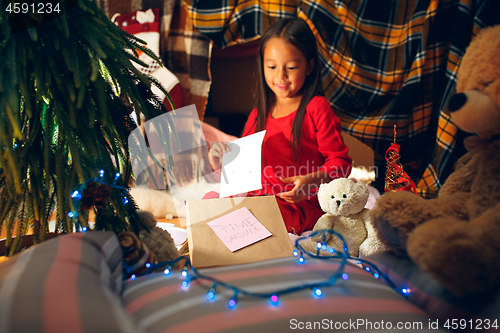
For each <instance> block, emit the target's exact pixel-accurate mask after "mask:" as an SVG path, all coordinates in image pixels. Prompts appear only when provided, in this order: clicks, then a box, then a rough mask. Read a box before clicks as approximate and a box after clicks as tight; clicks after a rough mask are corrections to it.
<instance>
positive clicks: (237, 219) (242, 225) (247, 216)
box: [207, 207, 272, 252]
mask: <svg viewBox="0 0 500 333" xmlns="http://www.w3.org/2000/svg"><path fill="white" fill-rule="evenodd" d="M207 224H208V226H209V227H210V228H212V230H213V231H214V232H215V233H216V234H217V236H219V238H220V240H221V241H222V242H223V243H224V245H226V246H227V248H228V249H229V250H230V251H231V252H234V251H237V250H239V249H242V248H244V247H245V246H248V245H250V244H254V243H257V242H258V241H261V240H263V239H265V238H267V237H269V236H272V234H271V233H270V232H269V230H267V229H266V227H264V226H263V225H262V223H260V222H259V221H258V220H257V219H256V218H255V216H253V215H252V213H250V211H249V210H248V208H246V207H243V208H240V209H238V210H235V211H233V212H231V213H229V214H226V215H224V216H222V217H219V218H218V219H215V220H213V221H211V222H209V223H207Z"/></svg>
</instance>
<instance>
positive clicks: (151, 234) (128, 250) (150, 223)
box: [118, 211, 184, 277]
mask: <svg viewBox="0 0 500 333" xmlns="http://www.w3.org/2000/svg"><path fill="white" fill-rule="evenodd" d="M137 215H139V218H140V219H141V221H142V223H143V224H144V225H145V226H146V227H147V229H148V230H144V229H143V230H140V231H139V237H137V236H136V235H135V234H134V233H133V232H130V231H124V232H121V233H119V234H118V240H119V241H120V245H121V247H122V250H123V260H124V263H125V265H124V266H126V267H124V274H125V275H126V276H127V277H130V276H131V275H132V274H136V275H137V274H141V273H143V272H144V271H146V269H147V267H146V264H148V263H149V264H156V263H160V262H165V261H173V260H175V259H177V258H179V257H180V256H181V253H180V252H179V251H178V250H177V247H176V246H175V243H174V240H173V239H172V237H171V236H170V234H169V233H168V231H166V230H163V229H162V228H159V227H157V226H156V223H157V221H156V218H155V217H154V215H153V214H151V213H150V212H148V211H137ZM183 264H184V261H182V260H180V261H178V262H176V263H175V264H174V265H173V266H172V269H179V268H181V266H182V265H183Z"/></svg>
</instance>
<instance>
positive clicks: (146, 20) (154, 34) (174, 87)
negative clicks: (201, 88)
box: [111, 8, 184, 111]
mask: <svg viewBox="0 0 500 333" xmlns="http://www.w3.org/2000/svg"><path fill="white" fill-rule="evenodd" d="M160 18H161V17H160V9H159V8H153V9H148V10H146V11H140V10H136V11H135V12H132V13H129V14H123V15H122V14H119V13H118V14H115V15H114V16H113V18H112V19H111V20H112V21H113V22H115V23H116V25H118V26H119V27H120V28H122V29H123V30H125V31H127V32H128V33H130V34H132V35H135V36H137V37H138V38H140V39H142V40H143V41H145V42H146V43H147V45H145V46H146V47H147V48H148V49H150V50H152V51H153V52H154V53H155V54H156V55H157V56H158V57H159V54H160ZM137 53H138V54H139V59H140V60H142V61H143V62H144V63H146V64H148V67H143V66H141V65H139V64H136V63H133V64H134V65H135V66H136V68H137V69H139V71H140V72H141V73H143V74H147V75H151V76H153V77H154V78H156V79H157V80H158V81H159V82H160V83H161V84H162V85H163V87H164V88H165V89H166V90H167V91H168V93H169V95H170V97H171V98H172V101H173V102H174V106H175V108H176V109H177V108H180V107H182V106H184V105H183V104H184V97H183V93H182V88H181V85H180V82H179V80H178V79H177V77H176V76H175V75H174V74H172V72H170V71H169V70H168V69H166V68H165V67H160V65H159V64H158V63H157V62H156V61H154V60H153V59H151V58H150V57H149V56H147V55H146V54H144V53H142V52H140V51H137ZM151 90H152V91H153V93H154V94H156V95H157V96H158V97H160V99H162V100H163V102H164V104H165V106H166V107H167V109H168V110H169V111H170V110H171V109H172V108H171V107H170V103H169V102H168V100H167V99H166V98H165V95H164V94H163V93H162V92H161V90H160V89H158V88H157V87H156V86H154V85H153V86H152V87H151Z"/></svg>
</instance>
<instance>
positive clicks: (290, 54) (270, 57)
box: [263, 37, 314, 102]
mask: <svg viewBox="0 0 500 333" xmlns="http://www.w3.org/2000/svg"><path fill="white" fill-rule="evenodd" d="M263 66H264V76H265V79H266V83H267V85H268V86H269V88H271V90H272V91H273V92H274V94H275V95H276V101H277V102H284V101H285V99H290V100H288V101H292V100H299V101H300V98H301V96H302V92H301V89H302V86H303V85H304V81H305V80H306V77H307V75H309V74H310V73H311V71H312V70H313V68H314V63H313V60H311V61H310V62H309V63H308V62H307V59H306V58H305V57H304V55H303V54H302V52H300V51H299V49H297V48H296V47H295V46H293V45H292V44H290V43H288V42H286V41H285V40H284V39H282V38H278V37H273V38H271V39H269V40H268V41H267V43H266V45H265V48H264V59H263Z"/></svg>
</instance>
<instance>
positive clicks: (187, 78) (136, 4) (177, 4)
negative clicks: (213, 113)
mask: <svg viewBox="0 0 500 333" xmlns="http://www.w3.org/2000/svg"><path fill="white" fill-rule="evenodd" d="M96 1H97V4H98V5H99V8H101V10H102V11H104V12H105V13H106V15H107V16H108V17H109V18H111V17H113V15H114V14H116V13H121V14H126V13H130V12H133V11H135V10H146V9H149V8H160V10H161V13H162V14H161V15H162V18H161V24H160V58H161V59H162V61H163V63H164V64H165V66H166V67H167V68H168V69H169V70H170V71H171V72H172V73H173V74H174V75H175V76H177V78H178V79H179V81H180V83H181V86H182V89H183V92H184V104H185V105H191V104H195V105H196V109H197V110H198V114H199V116H200V120H201V119H203V114H204V112H205V108H206V104H207V99H208V93H209V91H210V83H211V79H210V68H209V65H210V57H211V52H212V42H211V41H210V39H208V38H207V37H206V36H204V35H202V34H201V33H200V32H199V31H197V30H196V29H195V28H194V26H193V23H192V22H191V19H190V18H189V16H188V15H187V11H186V10H185V9H184V8H183V7H182V5H181V0H96Z"/></svg>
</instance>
